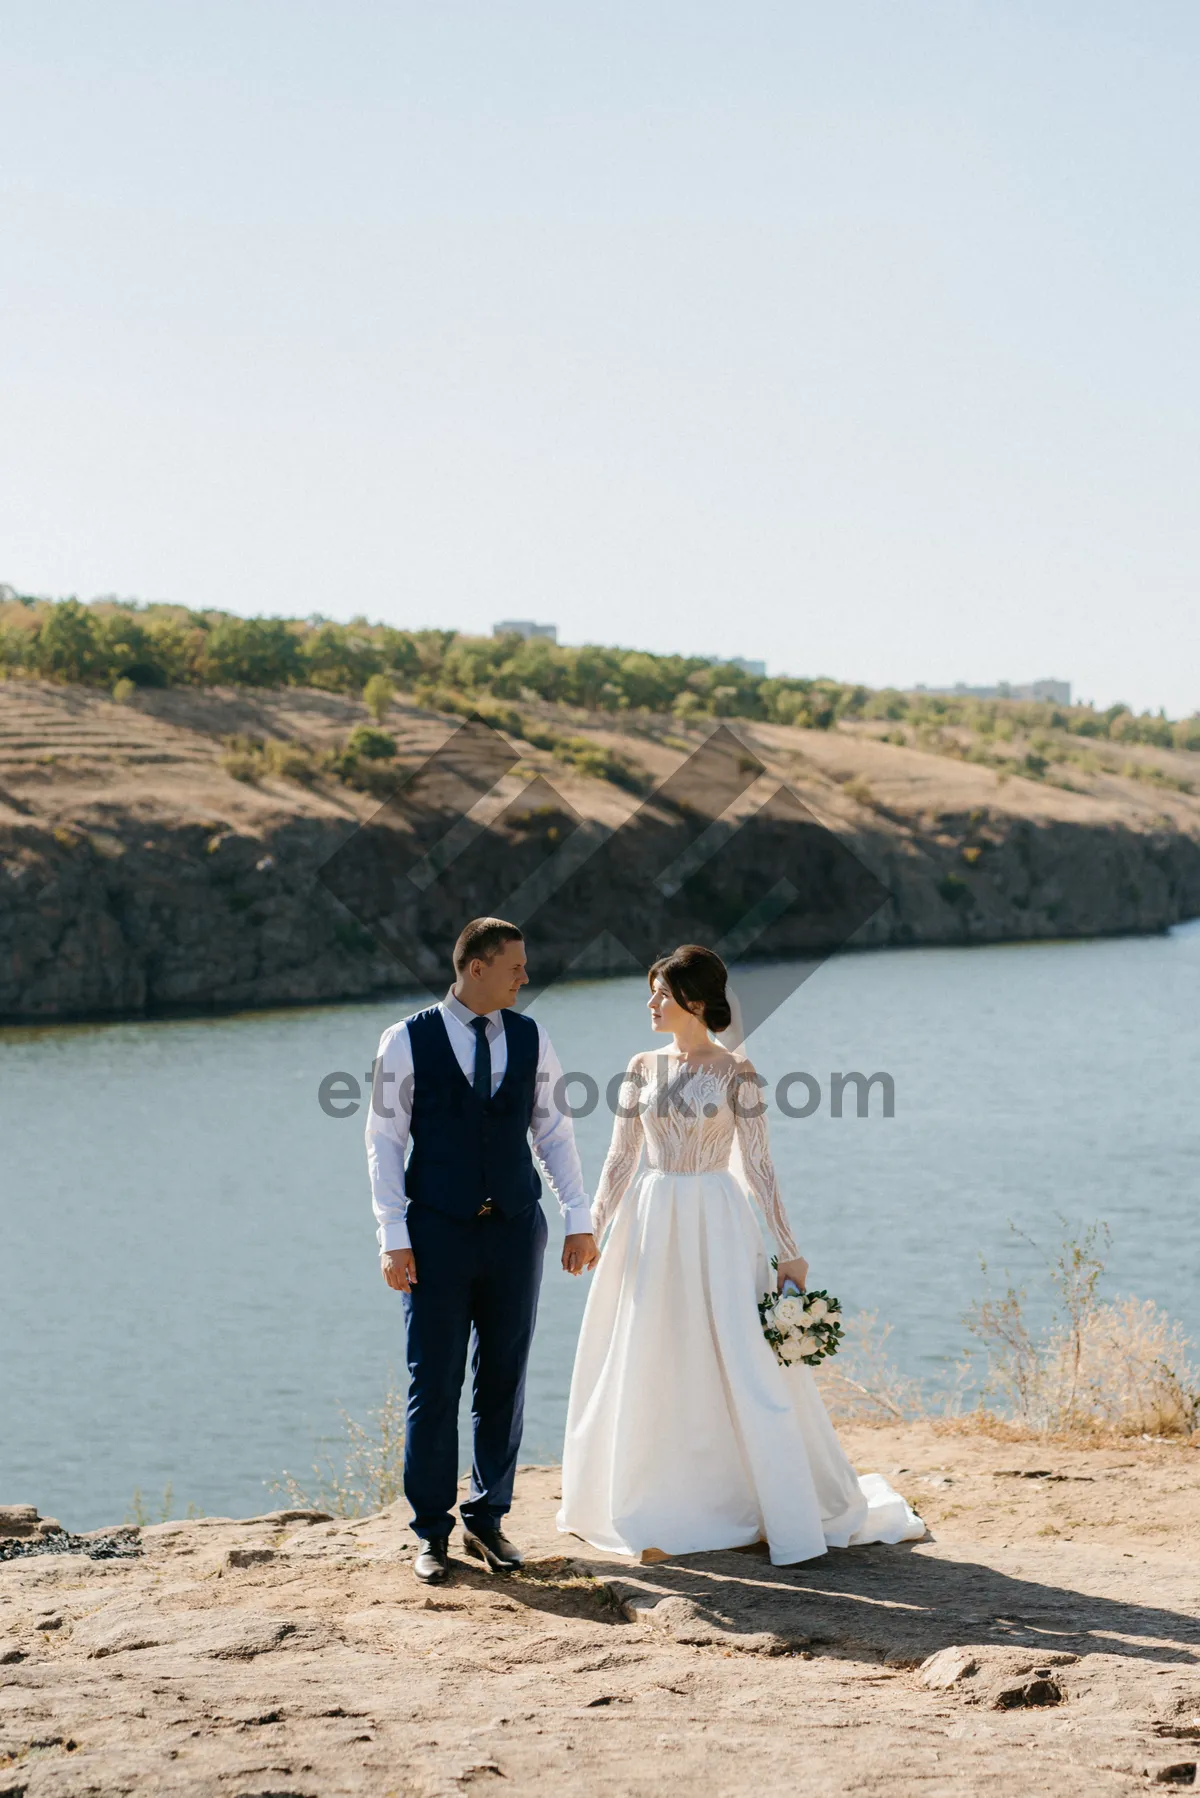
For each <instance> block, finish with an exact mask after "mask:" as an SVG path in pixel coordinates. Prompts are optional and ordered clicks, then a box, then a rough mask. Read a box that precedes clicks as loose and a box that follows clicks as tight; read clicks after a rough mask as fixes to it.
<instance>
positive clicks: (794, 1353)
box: [779, 1336, 804, 1367]
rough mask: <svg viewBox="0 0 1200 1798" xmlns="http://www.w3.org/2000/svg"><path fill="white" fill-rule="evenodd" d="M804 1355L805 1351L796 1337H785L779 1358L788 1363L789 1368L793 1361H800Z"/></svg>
mask: <svg viewBox="0 0 1200 1798" xmlns="http://www.w3.org/2000/svg"><path fill="white" fill-rule="evenodd" d="M803 1353H804V1350H803V1349H802V1348H801V1346H800V1344H799V1343H798V1342H797V1341H796V1338H795V1337H794V1336H785V1337H784V1339H783V1341H782V1342H781V1343H780V1345H779V1358H780V1360H781V1361H786V1362H787V1364H788V1366H789V1367H790V1366H791V1364H792V1362H793V1361H799V1359H800V1357H801V1355H803Z"/></svg>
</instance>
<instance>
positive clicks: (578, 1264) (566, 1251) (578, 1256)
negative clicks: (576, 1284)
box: [562, 1230, 600, 1274]
mask: <svg viewBox="0 0 1200 1798" xmlns="http://www.w3.org/2000/svg"><path fill="white" fill-rule="evenodd" d="M599 1259H600V1250H599V1249H598V1248H597V1247H596V1238H595V1237H594V1236H593V1235H592V1233H591V1231H590V1230H581V1231H579V1233H578V1234H577V1235H575V1236H566V1237H564V1238H563V1252H562V1264H563V1272H564V1273H568V1274H582V1273H586V1271H587V1270H588V1268H590V1267H595V1265H596V1263H597V1261H599Z"/></svg>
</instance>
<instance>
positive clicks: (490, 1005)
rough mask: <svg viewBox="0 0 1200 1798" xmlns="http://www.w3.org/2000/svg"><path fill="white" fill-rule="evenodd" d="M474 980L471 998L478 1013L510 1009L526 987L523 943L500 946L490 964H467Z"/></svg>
mask: <svg viewBox="0 0 1200 1798" xmlns="http://www.w3.org/2000/svg"><path fill="white" fill-rule="evenodd" d="M470 971H471V974H472V976H473V977H474V986H475V993H474V995H473V997H474V998H475V1002H476V1003H477V1004H478V1006H479V1008H480V1010H481V1011H499V1010H500V1008H501V1007H502V1006H504V1005H511V1004H512V1003H513V1001H514V999H515V998H516V996H517V994H518V993H519V992H520V990H521V988H522V987H523V986H528V985H529V976H528V974H527V973H526V972H525V945H524V943H520V942H517V943H501V945H500V947H499V948H498V949H497V951H496V953H495V954H494V955H493V957H492V959H491V960H490V961H482V960H476V961H473V962H472V963H471V964H470Z"/></svg>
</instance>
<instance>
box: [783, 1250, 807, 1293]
mask: <svg viewBox="0 0 1200 1798" xmlns="http://www.w3.org/2000/svg"><path fill="white" fill-rule="evenodd" d="M785 1280H794V1281H795V1282H796V1284H797V1286H798V1287H799V1288H800V1290H801V1292H803V1291H804V1288H805V1286H806V1285H807V1283H808V1262H807V1261H806V1260H805V1259H804V1256H803V1255H797V1257H796V1259H795V1260H794V1261H781V1262H780V1263H779V1281H778V1285H777V1288H776V1290H777V1291H779V1292H782V1291H783V1283H784V1281H785Z"/></svg>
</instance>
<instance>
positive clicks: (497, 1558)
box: [463, 1523, 524, 1573]
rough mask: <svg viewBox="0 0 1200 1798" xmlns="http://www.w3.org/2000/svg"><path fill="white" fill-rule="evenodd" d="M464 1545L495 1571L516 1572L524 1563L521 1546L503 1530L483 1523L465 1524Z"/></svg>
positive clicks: (470, 1553) (468, 1551)
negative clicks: (512, 1540) (510, 1539)
mask: <svg viewBox="0 0 1200 1798" xmlns="http://www.w3.org/2000/svg"><path fill="white" fill-rule="evenodd" d="M463 1547H464V1548H465V1549H466V1551H467V1553H468V1554H469V1555H477V1556H478V1558H479V1559H480V1560H481V1561H485V1562H486V1563H487V1565H488V1567H489V1569H490V1570H491V1572H493V1573H515V1572H516V1571H517V1568H518V1567H521V1566H523V1565H524V1561H523V1558H522V1555H521V1551H520V1549H519V1548H517V1547H516V1546H515V1544H514V1543H512V1542H510V1541H509V1539H508V1537H507V1536H506V1535H505V1534H504V1531H503V1530H498V1529H492V1528H491V1527H490V1526H489V1525H488V1524H484V1523H481V1524H479V1525H478V1526H477V1527H476V1526H472V1525H471V1524H469V1523H464V1524H463Z"/></svg>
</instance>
